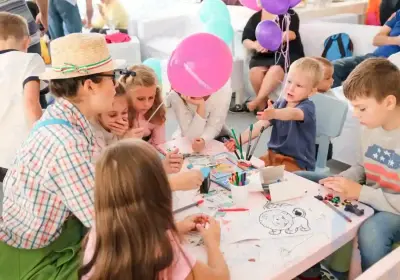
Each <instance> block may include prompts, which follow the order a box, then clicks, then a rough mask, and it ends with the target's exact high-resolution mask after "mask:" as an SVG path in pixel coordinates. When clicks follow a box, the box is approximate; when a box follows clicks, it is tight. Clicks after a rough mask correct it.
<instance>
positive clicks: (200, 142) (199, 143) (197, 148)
mask: <svg viewBox="0 0 400 280" xmlns="http://www.w3.org/2000/svg"><path fill="white" fill-rule="evenodd" d="M205 146H206V142H205V141H204V139H203V138H195V139H194V140H193V142H192V149H193V152H195V153H200V152H201V151H202V150H203V149H204V147H205Z"/></svg>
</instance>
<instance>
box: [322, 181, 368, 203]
mask: <svg viewBox="0 0 400 280" xmlns="http://www.w3.org/2000/svg"><path fill="white" fill-rule="evenodd" d="M319 183H320V184H321V185H323V186H324V187H327V188H329V189H331V190H333V191H335V192H338V193H339V194H340V196H341V197H343V198H344V199H349V200H357V199H358V198H359V197H360V193H361V188H362V186H361V185H360V184H359V183H356V182H354V181H351V180H349V179H346V178H344V177H328V178H326V179H323V180H321V181H319Z"/></svg>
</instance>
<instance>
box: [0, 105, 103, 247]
mask: <svg viewBox="0 0 400 280" xmlns="http://www.w3.org/2000/svg"><path fill="white" fill-rule="evenodd" d="M53 118H56V119H63V120H66V121H68V122H69V123H70V124H71V125H72V128H71V127H68V126H65V125H49V126H43V127H40V128H39V129H38V130H36V131H32V132H31V134H30V136H29V137H28V139H27V140H26V141H25V142H24V144H23V145H22V147H21V148H20V150H19V151H18V152H17V155H16V159H15V161H14V163H13V164H12V166H11V168H10V169H9V171H8V173H7V175H6V178H5V180H4V183H3V188H4V199H3V216H2V218H1V219H0V240H2V241H3V242H5V243H7V244H8V245H10V246H13V247H17V248H25V249H35V248H42V247H45V246H47V245H49V244H50V243H51V242H52V241H54V240H55V239H57V237H58V236H59V235H60V233H61V229H62V226H63V224H64V222H65V220H66V219H67V218H68V217H69V216H71V215H74V216H76V217H77V218H78V219H79V220H80V221H81V222H82V223H83V224H84V225H85V226H86V227H91V224H92V220H93V211H94V205H93V186H94V161H95V159H96V157H97V156H98V155H99V153H100V151H101V147H100V145H99V143H98V141H97V139H96V137H95V134H94V133H93V131H92V129H91V126H90V124H89V121H88V120H87V119H86V118H85V117H84V116H83V115H82V114H81V113H80V111H79V110H78V109H77V108H76V107H75V106H74V105H72V104H71V103H69V102H68V101H67V100H65V99H62V98H60V99H59V100H57V102H56V103H55V104H54V105H52V106H50V107H49V108H48V109H47V110H46V111H45V113H44V115H43V117H42V118H41V120H46V119H53Z"/></svg>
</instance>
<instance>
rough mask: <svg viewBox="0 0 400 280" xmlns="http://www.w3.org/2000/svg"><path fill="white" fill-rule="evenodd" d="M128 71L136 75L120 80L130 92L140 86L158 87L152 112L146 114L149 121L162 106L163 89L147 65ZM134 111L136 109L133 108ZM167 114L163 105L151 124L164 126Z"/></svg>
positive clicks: (137, 66)
mask: <svg viewBox="0 0 400 280" xmlns="http://www.w3.org/2000/svg"><path fill="white" fill-rule="evenodd" d="M128 70H129V71H132V72H134V73H135V74H134V75H124V76H122V77H121V79H120V83H122V85H123V86H124V88H125V89H126V90H127V91H128V92H129V91H131V90H132V89H134V88H135V87H138V86H141V87H151V86H154V85H156V86H157V87H156V96H155V98H154V104H153V106H152V107H151V108H150V110H149V111H147V112H146V114H145V115H144V117H145V119H146V120H147V119H148V118H149V117H150V116H151V115H152V114H153V112H154V111H155V110H156V109H157V108H158V106H160V104H161V103H162V102H163V99H162V92H161V88H160V86H159V85H158V83H157V76H156V74H155V72H154V71H153V69H151V68H150V67H147V66H145V65H135V66H132V67H130V68H129V69H128ZM132 109H134V108H133V107H132ZM165 114H166V110H165V106H164V105H162V106H161V108H160V109H158V111H157V113H156V114H155V116H154V117H153V118H152V119H151V121H150V122H151V123H153V124H157V125H161V124H163V123H164V122H165V120H166V117H165ZM135 115H136V114H135V113H134V112H133V116H135Z"/></svg>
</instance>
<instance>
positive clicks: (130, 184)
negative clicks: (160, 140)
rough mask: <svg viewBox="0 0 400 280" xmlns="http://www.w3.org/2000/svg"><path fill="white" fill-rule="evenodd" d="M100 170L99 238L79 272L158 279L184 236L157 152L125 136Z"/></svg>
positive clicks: (103, 276) (98, 166)
mask: <svg viewBox="0 0 400 280" xmlns="http://www.w3.org/2000/svg"><path fill="white" fill-rule="evenodd" d="M95 174H96V176H95V190H94V201H95V225H96V242H95V245H94V254H93V258H92V260H91V261H90V262H89V263H88V264H86V265H85V266H83V267H82V268H81V269H80V271H79V274H80V275H86V274H87V273H89V271H91V270H92V269H93V270H94V271H93V272H94V273H93V276H92V277H91V279H158V275H159V273H160V272H161V271H163V270H164V269H166V268H168V267H170V266H171V264H172V263H173V259H174V254H175V251H174V250H175V247H174V246H173V242H175V241H176V243H177V244H179V243H180V240H179V238H178V232H177V229H176V226H175V222H174V217H173V214H172V192H171V189H170V185H169V182H168V177H167V174H166V173H165V171H164V168H163V165H162V162H161V159H160V157H159V156H158V153H157V151H156V150H155V149H154V148H153V147H152V146H151V145H150V144H148V143H147V142H145V141H142V140H132V139H125V140H121V141H119V142H117V143H115V144H113V145H110V146H108V147H107V148H106V149H105V150H104V152H103V154H102V156H101V157H100V159H99V160H98V161H97V163H96V170H95ZM171 238H172V240H171ZM171 242H172V243H171Z"/></svg>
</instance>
